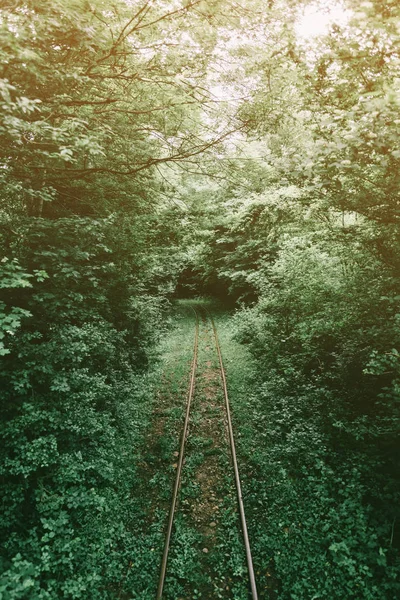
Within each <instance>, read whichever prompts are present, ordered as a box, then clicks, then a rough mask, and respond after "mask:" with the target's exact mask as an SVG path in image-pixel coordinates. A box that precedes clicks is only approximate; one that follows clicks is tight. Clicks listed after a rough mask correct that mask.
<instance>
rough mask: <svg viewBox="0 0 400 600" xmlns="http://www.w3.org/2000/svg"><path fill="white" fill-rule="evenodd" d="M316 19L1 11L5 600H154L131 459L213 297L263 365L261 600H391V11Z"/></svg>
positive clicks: (252, 410) (258, 397)
mask: <svg viewBox="0 0 400 600" xmlns="http://www.w3.org/2000/svg"><path fill="white" fill-rule="evenodd" d="M310 4H311V5H312V6H314V7H317V8H318V6H319V9H320V10H321V8H322V9H325V10H326V9H328V8H329V7H328V5H327V3H324V2H322V1H321V2H314V3H310V2H307V1H306V0H278V1H276V2H268V3H265V2H261V1H260V0H248V1H246V3H241V4H238V3H236V2H234V1H233V0H220V1H218V2H215V1H210V2H208V1H207V0H194V1H192V2H188V3H187V2H180V1H177V2H170V1H169V0H156V1H155V2H147V1H146V0H144V1H143V2H139V1H137V0H132V1H129V2H128V1H124V0H118V1H117V2H114V3H113V4H112V5H110V3H108V2H103V0H93V1H92V2H90V3H89V2H87V1H86V0H73V1H72V0H71V1H68V2H59V1H58V0H51V1H50V2H42V1H39V0H10V1H7V0H6V1H5V2H3V3H2V6H1V9H0V29H1V33H2V38H3V40H4V43H3V44H2V47H1V49H0V56H1V64H2V66H1V71H0V94H1V97H2V102H1V106H0V111H1V115H2V119H1V124H0V139H1V149H0V157H1V165H2V168H1V175H0V189H1V194H0V248H1V262H0V275H1V279H0V287H1V300H0V359H1V363H0V390H1V391H0V402H1V410H2V414H3V424H2V427H1V437H2V444H1V451H0V452H1V465H2V466H1V469H2V478H1V498H2V500H1V503H2V520H1V523H0V529H1V532H0V534H1V539H2V540H3V543H2V549H1V553H0V569H1V573H2V574H1V576H0V596H1V597H4V598H6V599H8V598H10V599H14V600H19V599H23V598H43V599H46V598H49V599H55V598H93V599H96V598H117V597H120V598H125V597H127V598H128V597H142V598H150V597H153V591H152V590H150V589H149V588H146V583H145V582H144V581H143V580H140V577H139V575H137V574H136V575H135V570H134V569H132V568H131V566H130V565H131V564H134V563H135V557H136V560H137V564H145V563H146V564H148V565H150V566H149V569H153V570H154V569H155V563H156V559H155V558H154V559H153V558H151V559H150V558H149V557H150V550H151V549H149V547H148V542H149V540H153V539H154V540H156V538H157V536H159V535H160V531H159V529H157V528H156V529H157V531H152V532H151V535H150V533H149V536H150V537H149V539H148V540H147V541H146V542H145V541H143V539H142V538H141V537H140V533H139V532H138V528H137V524H136V525H135V526H134V525H133V522H134V521H135V518H137V519H138V520H139V519H142V518H143V506H141V505H140V502H138V499H137V496H136V495H135V488H136V485H137V484H138V481H139V480H140V478H141V475H140V474H139V473H138V469H139V466H138V463H139V459H138V456H139V454H140V452H141V451H140V448H141V447H142V446H143V444H144V443H145V432H146V429H147V428H148V426H149V420H150V415H151V410H152V402H153V400H154V394H152V390H151V380H152V377H153V376H152V369H153V367H154V364H155V361H156V354H157V352H156V345H157V342H158V340H159V336H160V333H161V332H162V331H163V328H164V325H163V315H165V311H166V310H167V309H168V307H169V306H170V302H171V300H172V299H173V297H174V296H179V295H187V296H190V295H194V294H199V293H201V294H204V293H207V294H214V295H217V296H219V298H220V299H221V300H222V301H223V303H224V304H225V305H228V304H229V305H231V306H232V305H235V304H236V305H237V306H238V307H239V311H238V314H237V316H236V317H235V321H234V325H233V327H234V328H235V336H236V340H239V341H240V342H241V343H242V344H245V345H247V346H248V348H249V350H250V351H251V353H252V356H253V360H254V361H255V364H256V365H257V376H255V375H254V372H253V371H252V373H253V374H252V381H253V380H255V379H257V382H258V383H259V388H260V389H259V391H257V390H256V388H255V387H254V386H253V388H252V389H253V392H251V394H250V393H249V392H248V390H249V389H250V385H249V387H248V388H247V389H246V392H248V393H247V394H245V395H242V396H241V398H242V400H241V401H240V402H239V403H238V404H237V410H238V413H237V416H236V426H237V428H238V429H239V430H240V431H241V433H242V443H241V444H240V451H241V453H242V459H243V460H244V459H245V458H246V464H247V466H248V473H249V477H248V479H247V483H246V495H247V503H248V504H249V506H250V512H251V519H252V536H253V539H254V540H255V555H256V562H257V565H258V569H259V571H260V577H261V581H262V585H261V588H262V592H261V593H262V594H264V597H276V598H279V599H280V600H284V599H288V598H291V599H293V600H294V599H298V600H309V599H310V598H335V599H336V598H337V599H338V600H339V599H340V600H347V599H348V598H354V599H357V600H361V599H365V600H373V599H374V600H375V599H376V600H381V599H382V600H383V599H386V598H387V599H392V598H396V597H398V596H399V595H400V589H399V586H400V583H399V580H398V572H399V566H400V565H399V544H400V539H399V516H400V515H399V512H398V511H399V509H398V507H399V500H400V498H399V495H400V490H399V472H398V463H399V446H398V441H397V440H398V430H399V419H400V409H399V406H400V403H399V400H400V398H399V385H400V384H399V381H400V359H399V356H400V355H399V341H400V340H399V337H400V322H399V312H400V311H399V299H400V283H399V275H400V273H399V269H400V263H399V256H400V237H399V223H398V220H399V206H398V193H399V172H400V170H399V166H400V164H399V161H400V149H399V146H398V139H399V138H398V129H399V119H398V113H399V64H400V63H399V54H398V48H399V44H398V42H399V31H398V21H399V18H400V13H399V5H398V2H396V1H395V0H386V1H384V2H382V1H381V0H371V1H370V2H363V3H360V2H356V0H345V2H344V3H343V7H344V8H345V9H346V10H347V12H346V13H343V14H344V15H345V18H344V20H343V22H339V21H337V22H336V23H335V22H334V21H333V22H331V25H330V27H328V28H327V29H326V31H325V32H322V33H321V35H320V36H319V37H314V36H311V34H310V35H309V39H305V38H304V37H302V36H301V34H300V33H299V31H298V28H297V26H298V23H299V20H300V15H301V11H302V10H303V9H304V8H306V7H307V6H308V7H309V6H310ZM322 12H323V11H322ZM232 344H233V342H232ZM240 368H241V367H240V365H239V367H238V369H239V372H240ZM232 377H235V375H234V374H232ZM253 383H254V381H253ZM239 395H240V394H239ZM245 422H246V423H248V424H247V425H246V426H245ZM249 424H251V427H250V425H249ZM150 431H151V429H150ZM157 527H159V528H160V527H161V525H160V524H158V525H157ZM151 536H153V537H151ZM154 536H155V537H154ZM157 539H158V538H157ZM138 540H141V541H140V542H139V541H138ZM156 541H157V540H156ZM138 557H139V558H138ZM140 557H141V558H140ZM143 557H147V558H143ZM146 561H147V562H146ZM146 572H147V571H146ZM149 572H150V571H149ZM152 573H153V571H152ZM136 576H137V577H138V579H137V580H135V577H136ZM135 581H137V582H138V584H137V587H136V584H135ZM135 587H136V589H135ZM135 594H136V596H135ZM139 594H141V595H139Z"/></svg>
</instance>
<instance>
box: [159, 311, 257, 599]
mask: <svg viewBox="0 0 400 600" xmlns="http://www.w3.org/2000/svg"><path fill="white" fill-rule="evenodd" d="M193 311H194V313H195V315H196V330H195V339H194V349H193V360H192V368H191V375H190V384H189V391H188V397H187V405H186V414H185V421H184V425H183V430H182V437H181V445H180V451H179V461H178V466H177V471H176V477H175V484H174V489H173V494H172V502H171V507H170V511H169V517H168V526H167V533H166V536H165V545H164V553H163V557H162V561H161V570H160V577H159V581H158V588H157V596H156V600H162V595H163V590H164V582H165V575H166V571H167V563H168V554H169V547H170V542H171V535H172V528H173V524H174V516H175V511H176V505H177V501H178V493H179V488H180V483H181V475H182V467H183V460H184V452H185V444H186V439H187V436H188V429H189V419H190V409H191V405H192V399H193V395H194V389H195V379H196V369H197V356H198V344H199V315H198V312H197V311H196V310H195V309H193ZM205 312H206V313H207V314H208V317H209V319H210V321H211V325H212V329H213V333H214V339H215V346H216V349H217V354H218V359H219V365H220V371H221V379H222V385H223V390H224V397H225V408H226V415H227V423H228V432H229V443H230V448H231V456H232V464H233V470H234V475H235V484H236V491H237V498H238V505H239V513H240V521H241V525H242V532H243V540H244V545H245V550H246V560H247V568H248V573H249V580H250V588H251V594H252V599H253V600H258V594H257V587H256V581H255V575H254V567H253V559H252V556H251V549H250V542H249V536H248V531H247V523H246V516H245V512H244V503H243V496H242V486H241V483H240V476H239V468H238V464H237V458H236V448H235V440H234V436H233V428H232V419H231V411H230V404H229V397H228V388H227V383H226V375H225V370H224V365H223V361H222V354H221V348H220V345H219V340H218V334H217V328H216V326H215V323H214V319H213V318H212V316H211V315H210V313H209V312H208V310H207V309H205Z"/></svg>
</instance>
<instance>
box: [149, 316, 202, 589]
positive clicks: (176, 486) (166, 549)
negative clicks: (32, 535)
mask: <svg viewBox="0 0 400 600" xmlns="http://www.w3.org/2000/svg"><path fill="white" fill-rule="evenodd" d="M193 311H194V313H195V315H196V331H195V336H194V349H193V360H192V370H191V375H190V384H189V391H188V398H187V404H186V415H185V422H184V424H183V430H182V438H181V446H180V450H179V461H178V466H177V469H176V477H175V484H174V491H173V494H172V503H171V507H170V510H169V518H168V526H167V533H166V536H165V545H164V553H163V557H162V561H161V570H160V578H159V580H158V588H157V596H156V598H157V600H161V599H162V594H163V590H164V582H165V574H166V571H167V563H168V554H169V546H170V542H171V534H172V527H173V524H174V516H175V509H176V504H177V500H178V493H179V487H180V483H181V474H182V466H183V457H184V452H185V444H186V438H187V434H188V427H189V417H190V408H191V404H192V398H193V393H194V386H195V379H196V369H197V354H198V345H199V316H198V314H197V311H196V310H195V309H193Z"/></svg>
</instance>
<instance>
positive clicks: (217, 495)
mask: <svg viewBox="0 0 400 600" xmlns="http://www.w3.org/2000/svg"><path fill="white" fill-rule="evenodd" d="M165 597H166V598H171V600H172V599H174V600H176V599H177V598H185V599H191V598H234V599H236V600H246V599H247V598H248V591H247V580H246V564H245V552H244V548H243V544H242V541H241V535H240V531H239V518H238V514H237V506H236V492H235V487H234V481H233V472H232V467H231V464H230V451H229V445H228V437H227V432H226V415H225V408H224V398H223V394H222V388H221V379H220V373H219V368H218V358H217V354H216V351H215V344H214V339H213V334H212V328H211V323H210V321H209V319H207V318H206V317H204V316H202V319H201V323H200V336H199V356H198V369H197V375H196V389H195V395H194V401H193V407H192V413H191V420H190V429H189V436H188V441H187V448H186V461H185V465H184V470H183V477H182V489H181V502H180V506H179V511H178V515H177V521H176V530H175V534H174V536H173V540H172V544H171V558H170V565H169V569H168V577H167V586H166V594H165Z"/></svg>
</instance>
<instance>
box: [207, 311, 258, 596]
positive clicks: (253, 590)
mask: <svg viewBox="0 0 400 600" xmlns="http://www.w3.org/2000/svg"><path fill="white" fill-rule="evenodd" d="M207 312H208V311H207ZM209 317H210V320H211V324H212V328H213V332H214V338H215V346H216V348H217V353H218V358H219V366H220V370H221V378H222V385H223V388H224V396H225V407H226V415H227V420H228V432H229V441H230V446H231V455H232V463H233V470H234V473H235V483H236V492H237V498H238V504H239V513H240V521H241V523H242V532H243V541H244V546H245V549H246V560H247V569H248V572H249V580H250V588H251V594H252V597H253V600H258V593H257V586H256V578H255V575H254V567H253V559H252V556H251V548H250V541H249V535H248V531H247V523H246V515H245V512H244V503H243V496H242V485H241V483H240V476H239V467H238V463H237V458H236V447H235V439H234V437H233V427H232V419H231V410H230V404H229V397H228V387H227V384H226V376H225V370H224V364H223V361H222V353H221V348H220V345H219V340H218V334H217V328H216V326H215V323H214V319H213V318H212V316H211V315H210V314H209Z"/></svg>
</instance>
